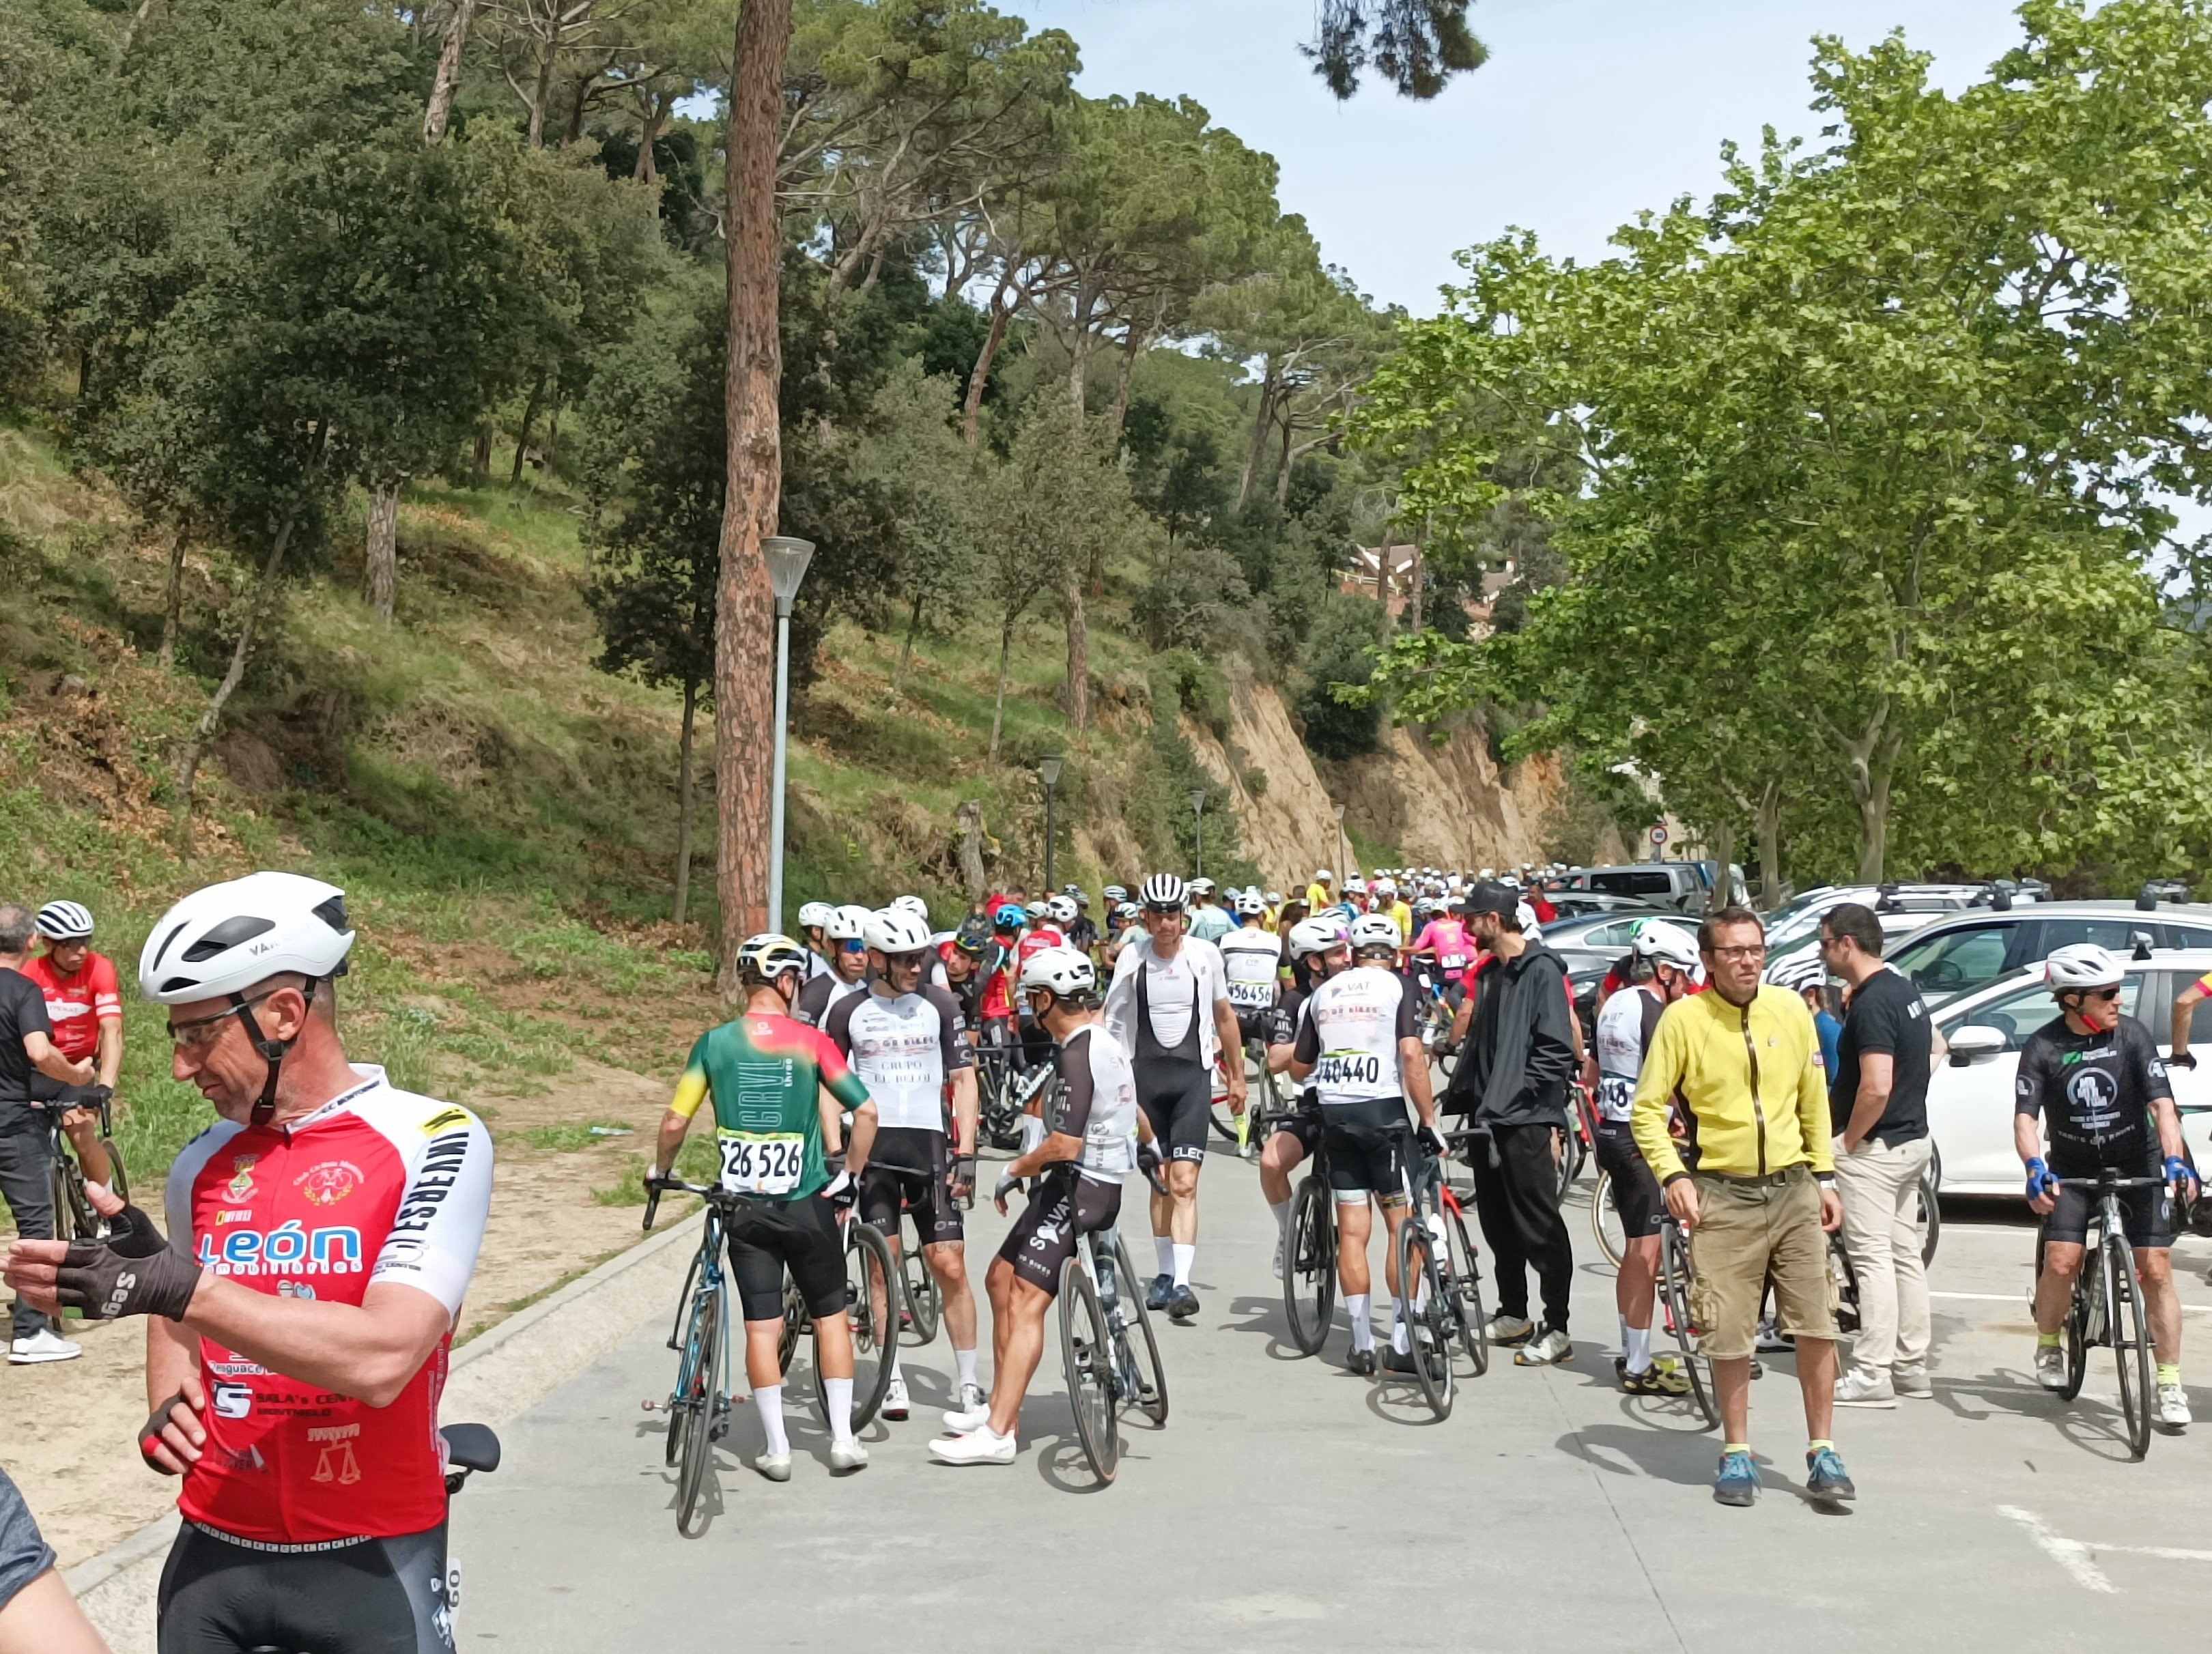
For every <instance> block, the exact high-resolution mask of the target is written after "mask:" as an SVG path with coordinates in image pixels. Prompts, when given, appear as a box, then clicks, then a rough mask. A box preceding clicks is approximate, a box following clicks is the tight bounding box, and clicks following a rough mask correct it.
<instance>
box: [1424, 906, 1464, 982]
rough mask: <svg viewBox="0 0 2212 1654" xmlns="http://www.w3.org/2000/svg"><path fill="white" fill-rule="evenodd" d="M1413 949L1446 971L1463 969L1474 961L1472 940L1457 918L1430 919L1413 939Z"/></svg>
mask: <svg viewBox="0 0 2212 1654" xmlns="http://www.w3.org/2000/svg"><path fill="white" fill-rule="evenodd" d="M1413 952H1415V953H1425V954H1427V955H1428V956H1429V957H1430V958H1433V959H1434V960H1435V961H1436V962H1437V970H1442V971H1445V972H1447V973H1449V972H1452V971H1459V970H1466V969H1467V968H1468V965H1470V964H1473V963H1474V952H1475V949H1474V939H1473V938H1472V937H1470V936H1469V935H1468V933H1467V927H1466V925H1465V924H1463V923H1462V922H1461V921H1459V920H1457V919H1431V920H1430V921H1429V922H1428V923H1427V924H1425V925H1424V926H1422V927H1421V933H1420V934H1419V936H1416V937H1415V938H1414V939H1413Z"/></svg>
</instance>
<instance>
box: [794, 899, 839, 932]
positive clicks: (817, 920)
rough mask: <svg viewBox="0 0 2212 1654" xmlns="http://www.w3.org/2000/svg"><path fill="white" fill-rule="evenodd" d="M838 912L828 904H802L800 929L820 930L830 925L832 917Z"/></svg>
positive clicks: (800, 904)
mask: <svg viewBox="0 0 2212 1654" xmlns="http://www.w3.org/2000/svg"><path fill="white" fill-rule="evenodd" d="M836 911H837V909H835V908H833V907H831V906H830V905H829V903H827V902H802V903H799V929H801V930H820V929H822V928H823V927H824V926H826V925H827V924H829V916H830V915H832V914H834V913H836Z"/></svg>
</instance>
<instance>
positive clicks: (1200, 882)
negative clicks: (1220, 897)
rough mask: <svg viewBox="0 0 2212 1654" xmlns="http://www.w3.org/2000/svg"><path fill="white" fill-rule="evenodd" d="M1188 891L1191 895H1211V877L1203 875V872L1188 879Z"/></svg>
mask: <svg viewBox="0 0 2212 1654" xmlns="http://www.w3.org/2000/svg"><path fill="white" fill-rule="evenodd" d="M1190 893H1191V894H1192V895H1193V896H1211V895H1212V894H1213V881H1212V879H1208V878H1206V877H1205V876H1204V875H1203V874H1200V876H1199V877H1198V878H1196V879H1192V880H1191V881H1190Z"/></svg>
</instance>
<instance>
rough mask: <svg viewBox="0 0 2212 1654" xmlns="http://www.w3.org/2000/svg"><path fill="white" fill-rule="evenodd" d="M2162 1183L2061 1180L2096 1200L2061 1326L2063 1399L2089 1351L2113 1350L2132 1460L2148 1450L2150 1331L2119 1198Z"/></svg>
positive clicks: (2039, 1269)
mask: <svg viewBox="0 0 2212 1654" xmlns="http://www.w3.org/2000/svg"><path fill="white" fill-rule="evenodd" d="M2165 1181H2166V1180H2165V1179H2164V1178H2162V1177H2119V1176H2118V1175H2116V1174H2115V1173H2114V1172H2113V1171H2112V1168H2111V1167H2109V1166H2106V1167H2105V1168H2103V1169H2102V1170H2100V1171H2099V1172H2098V1174H2097V1175H2096V1176H2095V1177H2062V1178H2060V1179H2059V1180H2058V1186H2059V1188H2061V1189H2087V1190H2088V1191H2090V1192H2091V1193H2092V1194H2093V1195H2095V1196H2096V1197H2097V1205H2096V1207H2095V1209H2094V1211H2093V1212H2092V1213H2090V1218H2089V1230H2088V1233H2087V1235H2086V1236H2085V1237H2084V1238H2083V1244H2082V1249H2081V1273H2080V1274H2077V1275H2075V1277H2074V1296H2073V1299H2072V1301H2071V1302H2070V1303H2069V1304H2067V1306H2066V1319H2065V1320H2064V1321H2063V1322H2062V1323H2060V1324H2059V1329H2058V1340H2059V1342H2060V1344H2061V1345H2063V1347H2064V1348H2065V1352H2066V1383H2065V1385H2064V1387H2063V1388H2062V1389H2060V1390H2059V1392H2058V1394H2059V1395H2060V1396H2061V1397H2063V1399H2064V1400H2066V1401H2069V1402H2070V1401H2072V1400H2073V1399H2074V1398H2075V1396H2079V1395H2080V1394H2081V1381H2082V1379H2083V1378H2085V1377H2087V1376H2088V1371H2089V1352H2090V1350H2091V1349H2093V1347H2096V1346H2097V1345H2099V1344H2102V1345H2105V1346H2106V1347H2109V1348H2110V1349H2111V1350H2112V1359H2113V1365H2115V1366H2116V1367H2117V1368H2118V1377H2119V1381H2120V1418H2121V1421H2122V1422H2123V1423H2124V1425H2125V1426H2126V1427H2127V1442H2128V1456H2129V1457H2130V1458H2135V1459H2140V1458H2142V1456H2144V1455H2146V1454H2147V1453H2148V1452H2149V1451H2150V1433H2151V1432H2150V1426H2151V1408H2152V1406H2153V1402H2154V1391H2153V1389H2152V1388H2151V1361H2152V1353H2151V1341H2150V1328H2149V1323H2148V1318H2147V1317H2146V1316H2145V1313H2144V1310H2143V1297H2142V1282H2141V1281H2139V1280H2136V1257H2135V1249H2134V1248H2133V1247H2131V1246H2130V1245H2129V1244H2128V1235H2127V1214H2126V1212H2125V1211H2124V1208H2123V1207H2122V1206H2121V1204H2120V1196H2121V1195H2123V1194H2124V1193H2125V1192H2126V1191H2127V1190H2129V1189H2155V1188H2156V1187H2158V1185H2159V1184H2160V1183H2164V1182H2165ZM2044 1244H2045V1243H2044V1241H2043V1238H2042V1235H2041V1231H2038V1235H2037V1239H2036V1257H2035V1273H2036V1278H2037V1279H2038V1280H2040V1279H2041V1278H2042V1275H2043V1248H2044Z"/></svg>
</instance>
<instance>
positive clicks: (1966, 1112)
mask: <svg viewBox="0 0 2212 1654" xmlns="http://www.w3.org/2000/svg"><path fill="white" fill-rule="evenodd" d="M2055 905H2058V906H2063V907H2073V906H2077V905H2078V906H2085V907H2086V906H2094V905H2095V904H2094V903H2057V904H2055ZM2090 939H2091V940H2095V939H2096V938H2090ZM2011 945H2012V939H2010V938H2008V939H2007V946H2008V947H2009V946H2011ZM2207 970H2212V947H2203V946H2199V947H2191V948H2187V949H2182V950H2157V951H2154V952H2151V953H2150V954H2149V955H2148V957H2147V958H2139V959H2132V960H2130V961H2129V963H2128V967H2127V972H2128V974H2127V977H2126V980H2125V981H2124V982H2123V984H2122V987H2121V994H2120V1009H2121V1011H2122V1012H2124V1013H2125V1014H2126V1015H2128V1016H2130V1017H2133V1018H2135V1019H2136V1020H2137V1021H2138V1022H2141V1023H2142V1024H2143V1025H2145V1026H2147V1027H2148V1029H2149V1030H2150V1031H2151V1034H2152V1036H2153V1037H2154V1038H2155V1039H2156V1040H2157V1041H2158V1049H2159V1052H2160V1055H2165V1054H2166V1052H2167V1051H2168V1050H2169V1049H2171V1041H2172V1028H2173V1022H2172V1018H2173V998H2174V995H2175V994H2179V993H2180V992H2181V991H2182V989H2184V988H2187V987H2188V986H2189V985H2190V984H2191V982H2195V981H2196V980H2197V978H2198V977H2200V976H2203V974H2204V973H2205V972H2206V971H2207ZM2057 1014H2058V1006H2057V1003H2056V1002H2055V1001H2054V1000H2052V999H2051V990H2050V989H2049V988H2047V987H2045V985H2044V982H2043V972H2042V969H2041V966H2040V965H2037V966H2036V967H2034V968H2033V969H2028V970H2015V971H2012V972H2009V973H2008V974H2007V975H2006V976H2003V977H2002V979H2001V980H1999V981H1997V982H1990V983H1985V984H1984V985H1983V986H1982V987H1981V988H1978V989H1976V990H1974V991H1972V992H1970V993H1965V994H1958V995H1956V996H1954V998H1953V999H1952V1000H1950V1001H1949V1002H1948V1004H1946V1005H1945V1006H1942V1008H1940V1009H1938V1010H1936V1012H1934V1017H1935V1022H1936V1029H1937V1030H1938V1031H1940V1032H1941V1033H1942V1036H1943V1037H1944V1039H1945V1041H1946V1042H1947V1043H1948V1044H1949V1046H1950V1048H1951V1049H1950V1055H1949V1056H1948V1058H1946V1059H1945V1061H1943V1062H1942V1063H1940V1064H1938V1065H1937V1067H1936V1070H1935V1072H1934V1073H1932V1074H1931V1075H1930V1076H1929V1083H1928V1125H1929V1132H1930V1134H1932V1135H1933V1136H1934V1137H1935V1139H1936V1156H1937V1158H1938V1159H1939V1161H1940V1162H1941V1164H1942V1188H1943V1192H1944V1193H1945V1194H1947V1195H2020V1194H2021V1186H2022V1183H2023V1182H2024V1181H2025V1180H2024V1178H2023V1176H2022V1174H2021V1168H2020V1156H2019V1155H2018V1154H2017V1153H2015V1152H2014V1149H2013V1141H2012V1117H2013V1079H2014V1077H2015V1074H2016V1073H2018V1071H2019V1068H2020V1051H2021V1046H2023V1045H2024V1044H2026V1043H2027V1037H2028V1036H2029V1035H2030V1034H2032V1033H2033V1032H2034V1031H2036V1030H2037V1029H2039V1028H2040V1027H2042V1026H2043V1025H2045V1023H2047V1022H2049V1021H2051V1019H2052V1018H2054V1017H2056V1016H2057ZM2190 1043H2191V1047H2192V1048H2193V1049H2206V1050H2212V1000H2206V1001H2204V1002H2203V1003H2202V1004H2200V1005H2199V1006H2197V1014H2196V1018H2195V1019H2194V1020H2193V1021H2192V1022H2191V1024H2190ZM2172 1081H2173V1097H2174V1101H2175V1102H2176V1103H2178V1104H2180V1105H2181V1108H2182V1110H2183V1113H2182V1117H2181V1131H2182V1135H2183V1136H2184V1137H2185V1139H2187V1140H2188V1143H2189V1146H2190V1151H2191V1153H2192V1154H2194V1155H2195V1157H2196V1160H2197V1164H2198V1165H2199V1166H2200V1167H2206V1168H2212V1112H2208V1113H2204V1114H2192V1113H2191V1112H2189V1110H2191V1109H2192V1108H2198V1109H2204V1110H2212V1063H2208V1064H2206V1065H2205V1066H2203V1067H2200V1068H2198V1069H2196V1070H2193V1071H2192V1070H2191V1069H2187V1068H2181V1069H2176V1070H2174V1071H2173V1073H2172Z"/></svg>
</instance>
